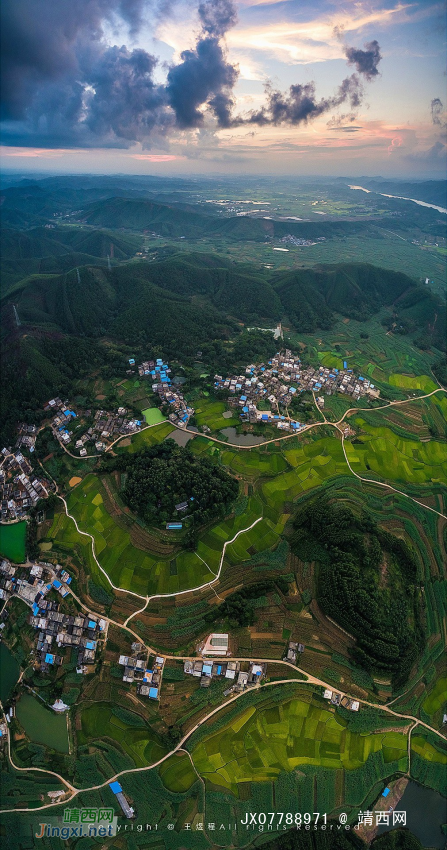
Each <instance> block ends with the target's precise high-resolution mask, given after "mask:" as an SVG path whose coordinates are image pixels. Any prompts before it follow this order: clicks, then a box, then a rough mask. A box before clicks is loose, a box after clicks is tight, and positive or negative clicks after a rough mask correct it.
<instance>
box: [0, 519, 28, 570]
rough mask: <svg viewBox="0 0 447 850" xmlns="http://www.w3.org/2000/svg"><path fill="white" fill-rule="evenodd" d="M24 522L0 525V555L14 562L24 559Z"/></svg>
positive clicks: (17, 562)
mask: <svg viewBox="0 0 447 850" xmlns="http://www.w3.org/2000/svg"><path fill="white" fill-rule="evenodd" d="M25 539H26V522H25V520H23V521H22V522H13V523H10V524H9V525H0V555H1V556H3V558H9V560H10V561H14V562H15V563H16V564H22V563H23V561H24V560H25Z"/></svg>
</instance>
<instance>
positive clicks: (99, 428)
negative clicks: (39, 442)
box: [44, 398, 143, 457]
mask: <svg viewBox="0 0 447 850" xmlns="http://www.w3.org/2000/svg"><path fill="white" fill-rule="evenodd" d="M44 410H45V411H46V412H51V413H55V416H54V417H53V419H52V420H51V428H52V431H53V434H54V436H55V437H56V438H57V439H58V440H59V442H60V443H62V444H63V445H68V444H69V443H71V442H72V441H73V440H74V441H75V443H74V447H75V449H77V450H78V451H79V455H80V457H86V455H87V449H86V444H87V443H92V444H94V447H95V449H96V451H97V452H99V453H101V452H104V451H105V450H106V449H107V447H108V446H109V445H110V443H112V442H113V441H114V440H116V439H117V437H122V436H125V435H126V434H135V433H136V432H137V431H139V430H140V428H141V427H142V425H143V420H141V419H135V418H132V417H130V416H129V415H128V411H127V410H126V408H125V407H119V408H118V410H117V411H115V412H113V413H110V412H108V411H106V410H97V411H96V412H95V414H94V416H93V422H92V424H91V425H90V427H89V428H88V429H87V430H86V431H85V432H84V433H83V434H79V433H76V434H74V433H73V431H72V430H71V431H70V430H69V429H68V427H67V426H68V424H69V423H70V422H71V421H72V420H73V419H76V418H77V417H78V414H77V413H75V411H74V410H72V409H71V406H70V407H69V406H68V402H62V401H61V399H60V398H53V399H51V400H50V401H49V402H48V404H46V405H45V407H44ZM91 416H92V411H91V410H85V411H83V413H82V418H83V419H90V418H91ZM78 427H79V426H78ZM76 431H78V428H76Z"/></svg>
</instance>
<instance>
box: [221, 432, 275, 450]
mask: <svg viewBox="0 0 447 850" xmlns="http://www.w3.org/2000/svg"><path fill="white" fill-rule="evenodd" d="M220 433H221V434H223V435H224V437H227V438H228V442H229V443H234V445H236V446H260V445H261V444H262V443H265V437H255V435H254V434H238V433H237V431H236V428H222V430H221V432H220Z"/></svg>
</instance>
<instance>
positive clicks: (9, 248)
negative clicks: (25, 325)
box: [0, 225, 141, 294]
mask: <svg viewBox="0 0 447 850" xmlns="http://www.w3.org/2000/svg"><path fill="white" fill-rule="evenodd" d="M140 245H141V239H140V238H138V237H135V236H133V235H131V234H127V233H126V234H123V233H110V232H109V231H107V230H97V229H94V228H92V229H89V230H84V229H80V228H79V227H70V226H67V225H65V226H57V227H56V226H52V227H34V228H32V229H30V230H27V231H21V230H15V229H12V228H7V227H4V228H2V231H1V235H0V255H1V278H2V280H1V287H2V289H1V291H2V294H6V293H7V292H8V291H9V290H10V289H11V288H12V287H13V286H14V284H15V283H17V282H18V281H21V280H23V279H24V278H26V277H27V276H28V275H32V274H59V273H62V272H67V271H69V270H70V269H73V268H75V266H85V265H91V264H95V263H98V260H103V265H107V257H108V256H111V257H112V258H113V259H114V260H115V261H116V260H126V259H129V257H132V256H133V255H134V254H135V252H136V251H138V250H139V248H140Z"/></svg>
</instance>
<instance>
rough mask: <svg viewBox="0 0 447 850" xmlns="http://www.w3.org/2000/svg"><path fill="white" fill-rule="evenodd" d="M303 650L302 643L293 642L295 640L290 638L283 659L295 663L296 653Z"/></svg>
mask: <svg viewBox="0 0 447 850" xmlns="http://www.w3.org/2000/svg"><path fill="white" fill-rule="evenodd" d="M303 652H304V644H302V643H295V641H293V640H290V641H289V646H288V647H287V653H286V655H285V656H284V659H283V660H284V661H290V662H291V663H292V664H296V663H297V658H298V653H303Z"/></svg>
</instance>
